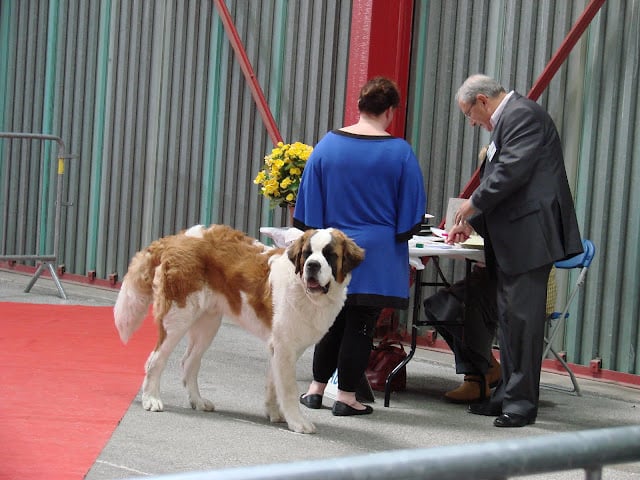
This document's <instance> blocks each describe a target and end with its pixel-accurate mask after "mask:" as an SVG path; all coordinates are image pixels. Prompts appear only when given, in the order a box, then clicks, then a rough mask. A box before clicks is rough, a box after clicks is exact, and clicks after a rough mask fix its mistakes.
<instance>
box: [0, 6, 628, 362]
mask: <svg viewBox="0 0 640 480" xmlns="http://www.w3.org/2000/svg"><path fill="white" fill-rule="evenodd" d="M226 3H227V5H228V7H229V9H230V11H231V15H232V17H233V19H234V22H235V24H236V26H237V28H238V31H239V34H240V37H241V38H242V41H243V42H244V45H245V47H246V49H247V53H248V56H249V59H250V61H251V63H252V65H253V66H254V69H255V71H256V74H257V77H258V80H259V82H260V84H261V85H262V87H263V89H264V91H265V94H266V97H267V99H268V101H269V104H270V107H271V109H272V111H273V112H274V116H275V120H276V123H277V124H278V125H279V127H280V129H281V133H282V135H283V137H284V139H285V141H295V140H300V141H303V142H306V143H311V144H313V143H315V142H316V141H317V140H318V139H319V138H320V136H322V134H323V133H324V132H326V131H327V130H329V129H331V128H334V127H338V126H340V125H341V124H342V113H343V111H344V94H345V85H346V73H347V55H348V44H349V36H348V35H349V25H350V13H351V12H350V9H351V5H350V2H348V1H347V0H342V1H337V0H322V1H319V0H316V1H314V0H307V1H304V0H298V1H295V2H292V1H288V0H264V1H260V2H258V1H252V0H234V1H232V0H227V2H226ZM586 4H587V0H576V1H572V2H566V1H564V0H542V1H539V2H529V1H524V0H522V1H519V0H458V1H455V2H452V1H447V0H416V1H415V9H416V12H415V28H414V35H413V51H412V72H411V86H410V90H409V92H408V97H409V106H410V108H409V119H408V122H407V125H408V128H407V138H408V139H409V140H410V141H411V143H412V144H413V145H414V147H415V149H416V152H417V153H418V156H419V158H420V161H421V163H422V166H423V169H424V173H425V178H426V179H427V180H426V181H427V188H428V195H429V211H430V212H432V213H434V214H436V215H440V214H441V213H442V212H443V211H444V208H445V205H446V200H447V199H448V198H449V197H453V196H457V195H458V193H459V191H460V190H461V188H462V186H463V185H464V184H465V183H466V181H467V180H468V179H469V178H470V177H471V174H472V173H473V171H474V170H475V168H476V152H477V151H478V150H479V147H480V145H481V144H482V143H483V142H486V140H487V139H488V135H487V134H486V132H481V131H477V130H476V131H474V130H472V129H471V128H470V127H469V126H468V125H467V124H466V123H465V120H464V117H463V116H462V115H461V114H460V113H459V112H458V111H457V109H456V106H455V104H454V101H453V95H454V93H455V90H456V89H457V87H458V85H459V84H460V83H461V82H462V81H463V80H464V78H466V76H467V75H469V74H470V73H474V72H478V71H484V72H486V73H488V74H491V75H493V76H495V77H497V78H499V79H500V80H501V81H502V82H503V83H504V85H505V86H506V87H508V88H515V89H517V90H519V91H520V92H522V93H527V92H528V90H529V89H530V88H531V86H532V85H533V82H534V81H535V79H536V78H537V77H538V75H539V74H540V73H541V72H542V70H543V68H544V66H545V65H546V63H547V61H548V60H549V59H550V58H551V56H552V55H553V53H554V52H555V51H556V49H557V48H558V46H559V45H560V43H561V41H562V40H563V39H564V37H565V35H566V34H567V32H568V31H569V30H570V28H571V26H572V25H573V24H574V23H575V22H576V20H577V18H578V17H579V15H580V14H581V13H582V11H583V9H584V7H585V6H586ZM639 10H640V0H627V1H623V0H608V1H607V2H606V3H605V5H604V7H603V9H602V11H601V12H600V13H599V14H598V16H597V17H596V19H595V21H594V22H593V24H592V25H591V27H590V28H589V30H588V31H587V32H586V33H585V35H584V36H583V38H582V39H581V41H580V42H579V43H578V45H577V46H576V47H575V49H574V51H573V52H572V53H571V55H570V57H569V59H568V61H567V62H566V64H565V65H564V66H563V67H562V68H561V70H560V71H559V73H558V74H557V75H556V77H555V78H554V80H553V81H552V83H551V85H550V87H549V88H548V89H547V91H546V92H545V93H544V94H543V96H542V97H541V99H540V102H541V103H542V104H543V105H544V106H545V107H546V108H547V109H549V111H550V112H551V114H552V116H553V117H554V118H555V120H556V123H557V124H558V127H559V129H560V132H561V135H562V138H563V141H564V146H565V156H566V163H567V169H568V173H569V176H570V180H571V183H572V188H573V191H574V194H575V197H576V203H577V207H578V217H579V222H580V226H581V228H582V231H583V234H584V236H585V237H588V238H591V239H592V240H593V241H594V242H595V244H596V247H597V249H598V251H597V255H596V260H595V261H594V263H593V265H592V268H591V271H590V273H589V275H588V279H587V283H586V289H585V293H584V294H583V295H581V296H580V297H579V299H578V302H577V303H576V306H575V308H573V309H572V311H571V317H570V321H569V326H568V328H567V332H566V349H567V351H568V357H569V360H570V361H572V362H576V363H582V364H588V362H589V361H590V360H591V359H592V358H594V357H601V358H602V359H603V367H604V368H607V369H612V370H618V371H621V372H630V373H636V374H637V373H639V372H640V357H639V356H638V355H637V349H638V346H639V345H640V332H639V330H638V323H639V322H638V320H639V316H640V313H639V312H640V305H639V295H638V291H639V290H640V246H639V242H638V238H639V236H640V235H639V234H640V210H639V209H638V208H637V205H639V204H640V201H639V200H640V199H639V198H638V196H639V194H638V193H637V191H636V189H634V188H633V187H634V186H635V185H638V184H640V178H639V177H640V173H639V172H640V165H639V163H640V146H639V142H640V140H639V139H640V118H639V116H640V104H639V102H638V98H637V90H638V73H639V72H638V70H639V63H640V62H639V59H638V55H639V53H638V52H639V51H640V30H639V25H640V12H639ZM0 42H1V43H0V90H1V91H2V92H5V93H4V95H3V96H2V97H0V130H4V131H31V132H45V133H54V134H57V135H59V136H60V137H62V138H63V140H64V141H65V143H66V144H67V149H68V150H69V151H70V152H72V153H75V154H77V155H78V156H79V158H78V159H77V160H72V161H71V162H70V165H69V167H68V169H67V174H66V175H65V198H68V199H69V201H71V202H73V205H72V206H70V207H67V208H65V209H64V217H63V220H64V224H63V229H62V230H63V238H62V252H61V254H62V255H61V259H62V261H63V262H64V263H65V265H66V267H67V271H69V272H72V273H78V274H84V273H85V272H87V271H90V270H93V271H95V272H96V274H97V276H98V277H99V278H106V276H107V275H109V274H112V273H117V274H119V275H120V277H122V275H123V274H124V272H125V271H126V266H127V262H128V260H129V258H130V256H131V255H132V254H133V252H134V251H136V250H137V249H139V248H140V247H141V246H143V245H145V244H146V243H148V242H149V241H151V240H152V239H154V238H156V237H158V236H161V235H164V234H167V233H172V232H174V231H176V230H178V229H180V228H184V227H186V226H189V225H191V224H193V223H212V222H216V223H227V224H230V225H233V226H235V227H237V228H240V229H243V230H245V231H247V232H249V233H251V234H254V235H256V234H257V233H258V228H259V226H260V225H264V224H267V223H269V222H274V223H275V224H282V223H283V222H284V221H285V214H284V212H279V211H277V212H275V214H274V213H272V212H270V211H269V210H268V206H267V202H265V201H263V200H262V199H261V198H260V197H259V195H258V193H257V187H256V186H255V185H254V184H253V182H252V180H253V178H254V176H255V174H256V173H257V171H258V168H259V166H260V164H261V162H262V157H263V156H264V155H265V153H267V151H268V150H269V149H270V148H271V145H270V141H269V139H268V136H267V134H266V130H265V128H264V126H263V124H262V120H261V118H260V117H259V115H258V113H257V110H256V108H255V104H254V102H253V99H252V97H251V95H250V92H249V89H248V88H247V85H246V82H245V81H244V78H243V76H242V74H241V71H240V68H239V64H238V62H237V61H236V60H235V58H234V56H233V52H232V50H231V48H230V45H229V42H228V39H227V38H226V36H225V33H224V30H223V28H222V24H221V22H220V21H219V18H218V16H217V14H216V12H215V11H214V7H213V2H212V1H211V0H186V1H178V0H159V1H154V2H132V1H130V0H102V1H100V2H84V1H81V0H48V1H44V0H43V1H36V0H32V1H17V0H14V1H12V0H3V1H2V2H1V3H0ZM54 150H55V149H54V148H53V147H52V146H45V145H38V144H35V143H31V142H8V141H6V140H5V141H2V149H1V150H0V188H3V189H4V190H3V192H9V193H10V195H9V194H7V195H6V196H2V197H0V198H1V201H2V202H3V205H1V206H0V207H1V208H0V211H2V212H3V214H4V215H5V219H6V221H5V222H4V223H3V224H2V225H0V229H1V230H0V234H1V235H0V239H2V242H3V245H0V253H24V252H25V251H29V250H35V249H37V248H38V243H37V242H38V240H39V239H43V241H44V243H46V244H47V245H49V246H50V245H51V244H52V242H53V239H52V232H53V227H52V219H53V209H54V201H53V200H54V188H52V185H54V183H53V182H54V179H55V172H54V171H51V170H53V169H54V168H53V165H52V163H51V158H50V157H51V156H52V155H55V152H54ZM43 158H44V160H43ZM47 162H48V163H47ZM43 165H45V166H46V165H49V166H50V168H46V167H43ZM43 168H46V170H43ZM30 185H31V186H32V188H29V186H30ZM34 185H36V186H38V188H36V189H35V190H34V189H33V186H34ZM45 185H49V187H48V193H47V194H46V195H45V196H44V197H43V196H42V195H41V194H40V193H39V192H40V191H41V190H42V187H43V186H45ZM41 211H44V212H45V213H44V214H43V215H41V214H40V213H39V212H41ZM3 249H4V251H3ZM41 249H42V247H41ZM569 281H570V282H572V281H575V276H572V277H571V278H570V279H569ZM566 283H567V282H566V280H565V279H563V278H561V279H560V287H561V291H562V289H564V288H565V285H566Z"/></svg>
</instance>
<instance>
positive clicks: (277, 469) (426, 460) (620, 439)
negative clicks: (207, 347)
mask: <svg viewBox="0 0 640 480" xmlns="http://www.w3.org/2000/svg"><path fill="white" fill-rule="evenodd" d="M635 461H640V425H636V426H628V427H615V428H604V429H595V430H583V431H579V432H569V433H558V434H549V435H541V436H535V437H529V438H518V439H514V440H501V441H494V442H486V443H479V444H468V445H451V446H446V447H436V448H425V449H416V450H395V451H388V452H382V453H373V454H369V455H358V456H352V457H343V458H332V459H326V460H315V461H305V462H295V463H287V464H274V465H262V466H254V467H241V468H227V469H221V470H212V471H209V472H193V473H179V474H172V475H162V476H156V477H144V479H145V480H150V479H151V480H153V479H155V480H178V479H180V480H223V479H224V480H294V479H295V480H298V479H300V478H304V479H305V480H326V479H328V478H330V479H331V480H365V479H367V480H400V479H402V480H431V479H433V480H435V479H437V480H460V479H466V478H473V479H474V480H503V479H507V478H509V477H514V476H522V475H534V474H542V473H549V472H558V471H562V470H577V469H583V470H584V471H585V479H587V480H597V479H600V478H602V467H603V466H604V465H612V464H620V463H629V462H635ZM140 480H142V478H141V479H140Z"/></svg>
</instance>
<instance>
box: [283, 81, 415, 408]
mask: <svg viewBox="0 0 640 480" xmlns="http://www.w3.org/2000/svg"><path fill="white" fill-rule="evenodd" d="M399 103H400V94H399V92H398V88H397V86H396V85H395V83H394V82H393V81H391V80H389V79H386V78H383V77H377V78H374V79H372V80H370V81H368V82H367V83H366V84H365V85H364V86H363V87H362V89H361V90H360V98H359V99H358V110H359V112H360V118H359V120H358V122H357V123H356V124H354V125H350V126H347V127H343V128H341V129H339V130H334V131H331V132H329V133H327V134H326V135H325V136H324V137H323V138H322V139H321V140H320V142H319V143H318V144H317V145H316V146H315V148H314V150H313V153H312V154H311V156H310V157H309V160H308V161H307V164H306V166H305V169H304V172H303V175H302V181H301V185H300V189H299V191H298V197H297V199H296V208H295V212H294V223H293V225H294V226H295V227H297V228H299V229H301V230H306V229H309V228H326V227H335V228H338V229H340V230H342V231H343V232H345V233H346V234H347V235H348V236H350V237H351V238H352V239H353V240H355V242H356V243H357V244H358V245H359V246H360V247H362V248H364V250H365V259H364V262H363V263H361V264H360V265H359V266H358V267H357V268H356V269H355V270H354V271H353V272H352V275H353V276H352V279H351V283H350V284H349V288H348V292H347V301H346V303H345V306H344V308H343V309H342V311H341V312H340V314H338V317H337V318H336V321H335V323H334V324H333V326H332V327H331V328H330V329H329V331H328V332H327V334H326V335H325V336H324V337H323V338H322V339H321V340H320V342H319V343H318V344H317V345H316V347H315V350H314V356H313V378H314V379H313V382H312V383H311V385H310V386H309V389H308V390H307V393H306V394H304V395H302V396H301V397H300V402H301V403H302V404H303V405H306V406H307V407H309V408H321V406H322V395H323V394H324V389H325V387H326V385H327V382H328V381H329V379H330V378H331V376H332V374H333V372H334V371H335V370H336V368H337V369H338V393H337V398H336V402H335V404H334V406H333V414H334V415H342V416H344V415H363V414H368V413H371V412H372V411H373V409H372V408H371V407H370V406H369V405H367V406H365V405H363V404H361V403H360V402H359V401H357V400H356V395H355V390H356V386H357V385H358V383H359V382H360V380H361V379H362V376H363V375H364V371H365V369H366V367H367V363H368V359H369V354H370V352H371V346H372V339H373V333H374V328H375V325H376V321H377V319H378V316H379V315H380V312H381V311H382V309H383V308H384V307H393V308H399V309H406V308H407V307H408V306H409V251H408V246H407V240H408V239H410V238H411V237H412V235H413V234H414V233H415V232H416V231H417V229H418V228H419V227H420V224H421V223H422V221H423V219H424V213H425V208H426V194H425V190H424V182H423V178H422V172H421V170H420V166H419V164H418V161H417V159H416V156H415V154H414V153H413V150H412V149H411V146H410V145H409V144H408V143H407V142H406V141H405V140H403V139H401V138H395V137H392V136H391V135H390V134H389V133H388V132H387V131H386V129H387V128H388V127H389V125H390V124H391V121H392V120H393V115H394V112H395V110H396V108H397V106H398V104H399Z"/></svg>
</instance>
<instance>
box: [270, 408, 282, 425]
mask: <svg viewBox="0 0 640 480" xmlns="http://www.w3.org/2000/svg"><path fill="white" fill-rule="evenodd" d="M267 418H268V419H269V421H270V422H271V423H284V422H286V420H285V419H284V415H282V413H280V411H279V410H276V411H274V412H267Z"/></svg>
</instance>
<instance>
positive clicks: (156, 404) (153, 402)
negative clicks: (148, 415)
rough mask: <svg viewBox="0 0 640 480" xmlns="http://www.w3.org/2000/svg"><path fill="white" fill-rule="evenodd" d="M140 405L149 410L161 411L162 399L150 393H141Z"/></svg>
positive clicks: (162, 407)
mask: <svg viewBox="0 0 640 480" xmlns="http://www.w3.org/2000/svg"><path fill="white" fill-rule="evenodd" d="M142 407H143V408H144V409H145V410H149V411H150V412H162V411H163V410H164V405H163V404H162V400H160V399H159V398H156V397H154V396H152V395H145V394H143V395H142Z"/></svg>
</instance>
